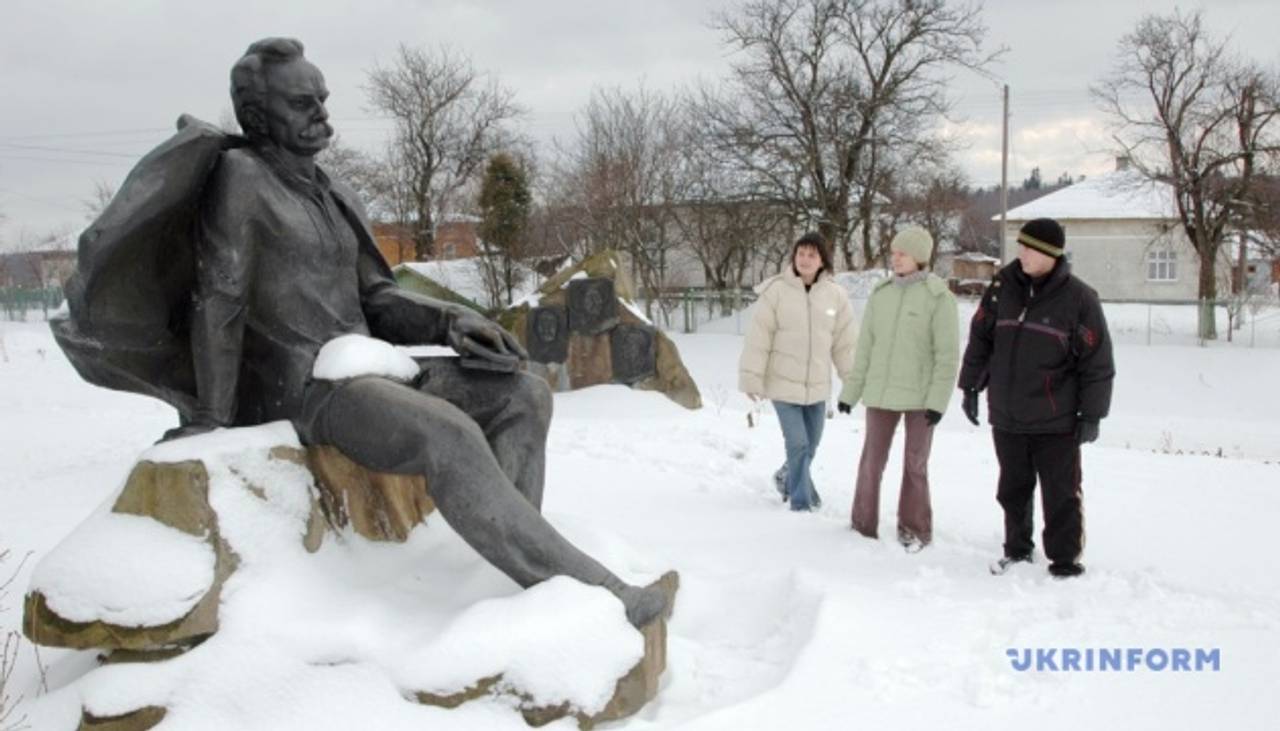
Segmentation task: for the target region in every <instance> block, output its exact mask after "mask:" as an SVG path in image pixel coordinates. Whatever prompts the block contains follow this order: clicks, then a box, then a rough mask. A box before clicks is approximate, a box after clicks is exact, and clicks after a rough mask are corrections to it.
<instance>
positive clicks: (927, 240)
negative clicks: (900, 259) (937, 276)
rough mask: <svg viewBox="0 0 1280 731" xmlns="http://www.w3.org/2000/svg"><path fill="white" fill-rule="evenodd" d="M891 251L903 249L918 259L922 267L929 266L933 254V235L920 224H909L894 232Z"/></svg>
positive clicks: (905, 252) (917, 261) (890, 245)
mask: <svg viewBox="0 0 1280 731" xmlns="http://www.w3.org/2000/svg"><path fill="white" fill-rule="evenodd" d="M889 249H890V250H891V251H901V252H902V253H904V254H906V255H907V256H910V257H911V258H912V259H915V260H916V263H917V264H919V265H920V266H922V267H927V266H929V257H930V255H931V254H933V237H932V236H930V235H929V232H928V231H925V230H924V229H923V228H921V227H919V226H907V227H906V228H904V229H902V230H901V231H899V232H898V233H896V234H894V236H893V241H891V242H889Z"/></svg>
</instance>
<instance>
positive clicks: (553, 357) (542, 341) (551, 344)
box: [525, 306, 569, 363]
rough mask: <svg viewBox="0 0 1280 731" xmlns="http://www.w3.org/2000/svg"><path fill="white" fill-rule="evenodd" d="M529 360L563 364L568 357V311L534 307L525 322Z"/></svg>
mask: <svg viewBox="0 0 1280 731" xmlns="http://www.w3.org/2000/svg"><path fill="white" fill-rule="evenodd" d="M525 328H526V331H525V342H526V343H528V348H527V349H528V351H529V359H530V360H534V361H537V362H539V363H563V362H565V360H567V359H568V357H569V311H568V310H566V309H565V308H564V307H562V306H553V307H535V308H533V310H531V311H530V312H529V317H528V319H527V320H525Z"/></svg>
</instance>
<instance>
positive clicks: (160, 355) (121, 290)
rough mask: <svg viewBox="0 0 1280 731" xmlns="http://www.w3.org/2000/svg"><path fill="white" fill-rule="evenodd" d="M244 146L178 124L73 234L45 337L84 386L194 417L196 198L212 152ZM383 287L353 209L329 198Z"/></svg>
mask: <svg viewBox="0 0 1280 731" xmlns="http://www.w3.org/2000/svg"><path fill="white" fill-rule="evenodd" d="M247 144H248V143H247V141H246V140H245V139H244V138H242V137H238V136H235V135H228V134H226V133H224V132H222V131H220V130H218V129H217V128H215V127H213V126H211V125H209V124H206V123H204V122H200V121H198V120H195V119H193V118H191V117H188V116H185V115H184V116H183V117H182V118H181V119H180V120H179V121H178V132H177V134H175V135H174V136H173V137H171V138H169V139H168V140H166V141H165V142H164V143H162V144H161V145H160V146H158V147H156V148H155V149H154V150H152V151H151V152H149V153H147V154H146V155H145V156H144V157H143V158H142V159H141V160H140V161H139V162H138V164H137V165H136V166H135V167H134V169H133V170H132V171H131V172H130V173H129V176H128V177H127V178H126V179H125V181H124V183H123V184H122V185H121V186H120V190H119V192H117V193H116V195H115V197H114V198H113V199H112V200H111V202H110V204H108V205H107V207H106V209H105V210H104V211H103V212H102V214H101V215H100V216H98V218H97V219H96V220H95V221H94V222H93V223H92V224H91V225H90V226H89V228H88V229H86V230H85V231H84V233H83V234H81V235H80V241H79V253H78V258H77V265H76V271H75V273H74V274H73V275H72V276H71V277H70V279H69V280H68V281H67V283H66V297H67V306H68V312H67V313H66V314H65V315H61V316H58V317H55V318H54V319H53V321H52V322H51V323H50V325H51V327H52V329H53V334H54V338H55V339H56V340H57V342H58V345H59V346H60V347H61V348H62V350H63V351H64V352H65V353H66V354H67V358H68V359H69V360H70V361H71V364H72V365H73V366H74V367H75V369H76V371H77V372H79V374H80V375H81V377H83V378H84V379H85V380H86V381H89V382H90V383H93V384H95V385H98V386H104V387H106V388H111V389H117V390H121V391H131V392H133V393H140V394H145V395H148V396H154V397H156V398H159V399H161V400H163V401H165V402H166V403H169V404H170V405H172V406H173V407H174V408H176V409H177V410H178V414H179V417H180V419H181V421H182V423H189V422H190V421H191V420H192V417H193V416H194V414H195V412H196V407H197V398H196V379H195V372H194V368H193V365H192V353H191V334H190V312H191V298H192V295H193V293H194V292H195V281H196V274H195V248H196V247H195V242H196V240H197V237H198V236H199V235H200V233H199V221H200V206H201V201H202V200H203V198H204V190H205V186H206V184H207V183H208V182H209V179H210V176H211V174H212V172H213V170H214V168H215V167H216V166H217V164H218V160H219V157H220V156H221V154H222V152H223V151H224V150H227V149H231V148H234V147H242V146H245V145H247ZM333 194H334V197H335V199H336V200H337V201H338V203H339V207H340V208H341V209H342V211H343V213H344V214H345V216H346V218H347V219H348V222H349V223H350V224H351V226H352V228H353V229H354V230H355V231H356V236H357V238H358V239H359V240H360V245H361V248H362V249H363V250H364V253H371V254H372V255H373V258H374V260H375V261H376V262H377V263H378V266H379V268H380V269H381V270H382V273H384V274H385V275H386V277H387V278H388V279H390V278H391V272H390V269H389V267H387V264H386V261H385V260H384V259H383V258H382V255H381V253H380V252H379V251H378V250H377V246H376V245H375V244H374V241H373V235H372V233H370V231H369V227H368V224H367V223H365V222H364V220H363V218H362V217H361V216H360V215H359V214H358V211H359V210H360V209H359V207H358V203H356V202H354V201H351V200H347V199H346V196H347V195H349V194H347V193H346V192H345V191H343V190H341V189H340V188H337V187H335V188H334V190H333Z"/></svg>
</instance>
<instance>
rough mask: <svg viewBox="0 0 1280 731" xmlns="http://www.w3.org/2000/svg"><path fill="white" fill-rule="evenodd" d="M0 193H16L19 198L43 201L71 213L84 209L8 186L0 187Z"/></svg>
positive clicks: (80, 211) (81, 211)
mask: <svg viewBox="0 0 1280 731" xmlns="http://www.w3.org/2000/svg"><path fill="white" fill-rule="evenodd" d="M0 193H7V194H9V195H16V196H18V197H19V198H26V199H27V200H31V201H35V202H36V203H43V204H45V205H48V206H53V207H55V208H61V209H62V210H64V211H71V212H73V213H84V211H83V210H80V209H76V208H72V207H70V206H68V205H66V204H64V203H60V202H58V201H55V200H53V199H52V198H41V197H38V196H34V195H28V194H26V193H22V192H19V191H16V190H11V189H9V188H0Z"/></svg>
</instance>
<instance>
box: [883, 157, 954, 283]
mask: <svg viewBox="0 0 1280 731" xmlns="http://www.w3.org/2000/svg"><path fill="white" fill-rule="evenodd" d="M904 188H905V189H904V190H903V194H902V195H901V197H900V198H899V199H898V200H896V201H894V203H895V207H898V208H900V209H901V210H902V211H903V214H904V218H905V219H906V220H907V221H910V222H911V223H914V224H916V225H918V226H921V227H922V228H924V229H925V230H926V231H928V232H929V235H930V236H932V237H933V241H934V247H933V254H932V257H931V258H930V260H929V265H930V266H932V265H933V264H934V262H936V261H937V259H938V254H940V253H942V251H943V250H944V249H946V248H947V247H948V244H950V245H951V248H955V245H956V243H957V241H958V239H959V237H960V227H961V220H962V218H963V216H964V211H965V209H966V208H967V207H968V204H969V190H968V186H967V185H965V180H964V173H962V172H960V171H959V170H958V169H956V168H954V167H943V168H915V169H913V170H912V171H911V174H910V175H909V176H908V179H907V181H906V185H905V186H904Z"/></svg>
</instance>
